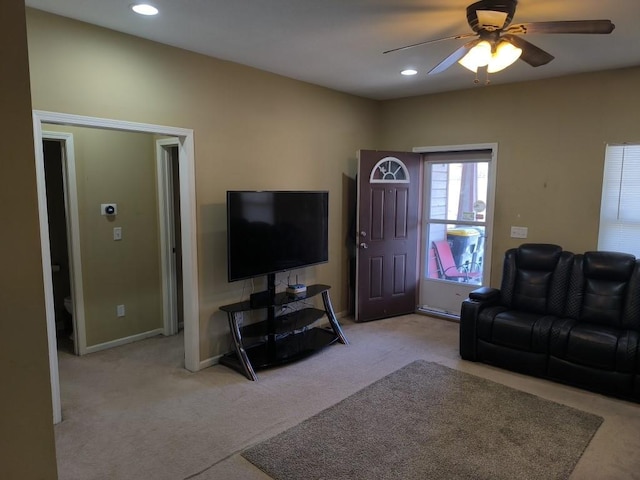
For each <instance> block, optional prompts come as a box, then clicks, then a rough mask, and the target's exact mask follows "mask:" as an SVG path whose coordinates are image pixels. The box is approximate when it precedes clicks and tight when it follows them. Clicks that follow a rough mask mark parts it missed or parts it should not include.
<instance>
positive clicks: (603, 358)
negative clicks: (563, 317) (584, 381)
mask: <svg viewBox="0 0 640 480" xmlns="http://www.w3.org/2000/svg"><path fill="white" fill-rule="evenodd" d="M566 326H567V324H565V327H566ZM553 330H554V333H553V336H554V342H553V343H554V344H555V345H556V348H553V349H552V355H554V356H555V357H558V358H561V359H563V360H568V361H570V362H573V363H576V364H579V365H584V366H587V367H592V368H597V369H600V370H608V371H617V372H622V373H633V372H635V368H636V364H637V361H638V360H637V354H638V333H637V332H634V331H631V330H620V329H617V328H615V327H606V326H604V325H595V324H589V323H584V322H580V323H575V322H572V327H571V328H570V329H567V328H565V329H563V330H564V334H561V335H560V337H558V338H556V334H558V330H557V329H556V328H555V327H554V329H553ZM557 345H563V346H564V348H557Z"/></svg>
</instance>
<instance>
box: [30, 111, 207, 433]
mask: <svg viewBox="0 0 640 480" xmlns="http://www.w3.org/2000/svg"><path fill="white" fill-rule="evenodd" d="M43 123H51V124H62V125H75V126H81V127H94V128H104V129H111V130H123V131H130V132H142V133H151V134H158V135H165V136H170V137H177V138H178V139H179V142H180V144H179V149H178V150H179V153H178V156H179V160H178V163H179V175H180V218H181V222H182V238H181V243H182V252H183V254H182V268H183V292H184V349H185V368H186V369H187V370H190V371H193V372H195V371H198V370H199V369H200V350H199V345H200V331H199V296H198V294H199V292H198V261H197V260H198V259H197V236H196V191H195V158H194V146H193V130H191V129H186V128H178V127H167V126H161V125H152V124H144V123H135V122H127V121H122V120H113V119H105V118H96V117H87V116H81V115H72V114H66V113H56V112H46V111H42V110H34V111H33V131H34V150H35V156H36V177H37V190H38V212H39V221H40V244H41V250H42V252H41V253H42V271H43V280H44V297H45V309H46V321H47V336H48V345H49V369H50V377H51V395H52V402H53V420H54V423H58V422H60V421H61V420H62V409H61V403H60V378H59V374H58V357H57V350H56V330H55V312H54V303H53V281H52V276H51V253H50V250H49V228H48V224H47V198H46V189H45V188H44V185H45V184H44V154H43V151H42V124H43Z"/></svg>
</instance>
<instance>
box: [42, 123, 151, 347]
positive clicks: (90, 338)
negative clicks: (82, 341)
mask: <svg viewBox="0 0 640 480" xmlns="http://www.w3.org/2000/svg"><path fill="white" fill-rule="evenodd" d="M43 129H44V130H46V131H51V132H68V133H71V134H73V143H74V154H75V155H74V156H75V167H76V182H77V187H78V190H77V192H78V215H79V220H80V225H79V228H80V243H81V245H80V252H81V259H82V279H83V287H84V292H83V293H84V308H85V329H86V337H87V344H86V345H87V347H91V346H95V345H99V344H102V343H106V342H110V341H114V340H117V339H121V338H125V337H130V336H134V335H138V334H142V333H145V332H149V331H152V330H157V329H161V328H162V325H163V323H162V290H161V288H162V285H161V280H160V252H159V242H160V238H159V232H158V202H157V191H156V183H157V182H156V165H155V162H156V159H155V137H154V135H152V134H147V133H132V132H119V131H113V130H104V129H98V128H81V127H67V126H60V125H43ZM103 203H116V204H117V207H118V214H117V215H115V216H113V217H108V216H104V215H101V213H100V205H101V204H103ZM114 227H120V228H122V240H119V241H114V240H113V228H114ZM117 305H124V306H125V312H126V313H125V316H124V317H117V315H116V306H117Z"/></svg>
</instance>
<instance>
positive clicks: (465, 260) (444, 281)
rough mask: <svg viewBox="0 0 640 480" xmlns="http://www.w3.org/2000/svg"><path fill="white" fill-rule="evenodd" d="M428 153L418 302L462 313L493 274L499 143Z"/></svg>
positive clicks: (446, 312)
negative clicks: (472, 294) (473, 292)
mask: <svg viewBox="0 0 640 480" xmlns="http://www.w3.org/2000/svg"><path fill="white" fill-rule="evenodd" d="M449 148H450V147H449ZM423 158H424V181H423V191H424V206H423V213H422V222H421V223H422V255H421V258H422V265H421V278H420V301H419V308H420V309H421V310H424V311H427V312H435V313H438V314H440V315H444V316H448V317H452V318H457V317H459V315H460V308H461V303H462V301H463V300H464V299H465V298H467V296H468V295H469V293H470V292H471V290H473V289H475V288H478V287H479V286H481V285H483V284H486V283H487V282H488V280H489V275H490V265H491V260H490V253H491V238H492V235H491V233H492V225H493V190H494V189H493V185H494V181H493V178H494V176H495V147H494V146H492V145H486V146H469V147H466V146H465V147H463V148H462V149H461V148H460V147H456V149H455V150H451V149H447V148H445V149H443V150H435V151H434V150H431V151H425V152H423Z"/></svg>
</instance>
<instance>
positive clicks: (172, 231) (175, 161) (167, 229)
mask: <svg viewBox="0 0 640 480" xmlns="http://www.w3.org/2000/svg"><path fill="white" fill-rule="evenodd" d="M156 160H157V167H156V168H157V172H158V207H159V209H160V214H159V219H160V250H161V252H162V289H163V320H164V334H165V335H175V334H176V333H178V332H179V331H180V330H182V329H183V328H184V314H183V299H184V294H183V290H182V244H181V242H180V239H181V237H182V231H181V226H180V225H181V220H180V164H179V139H177V138H170V139H162V140H157V141H156Z"/></svg>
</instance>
